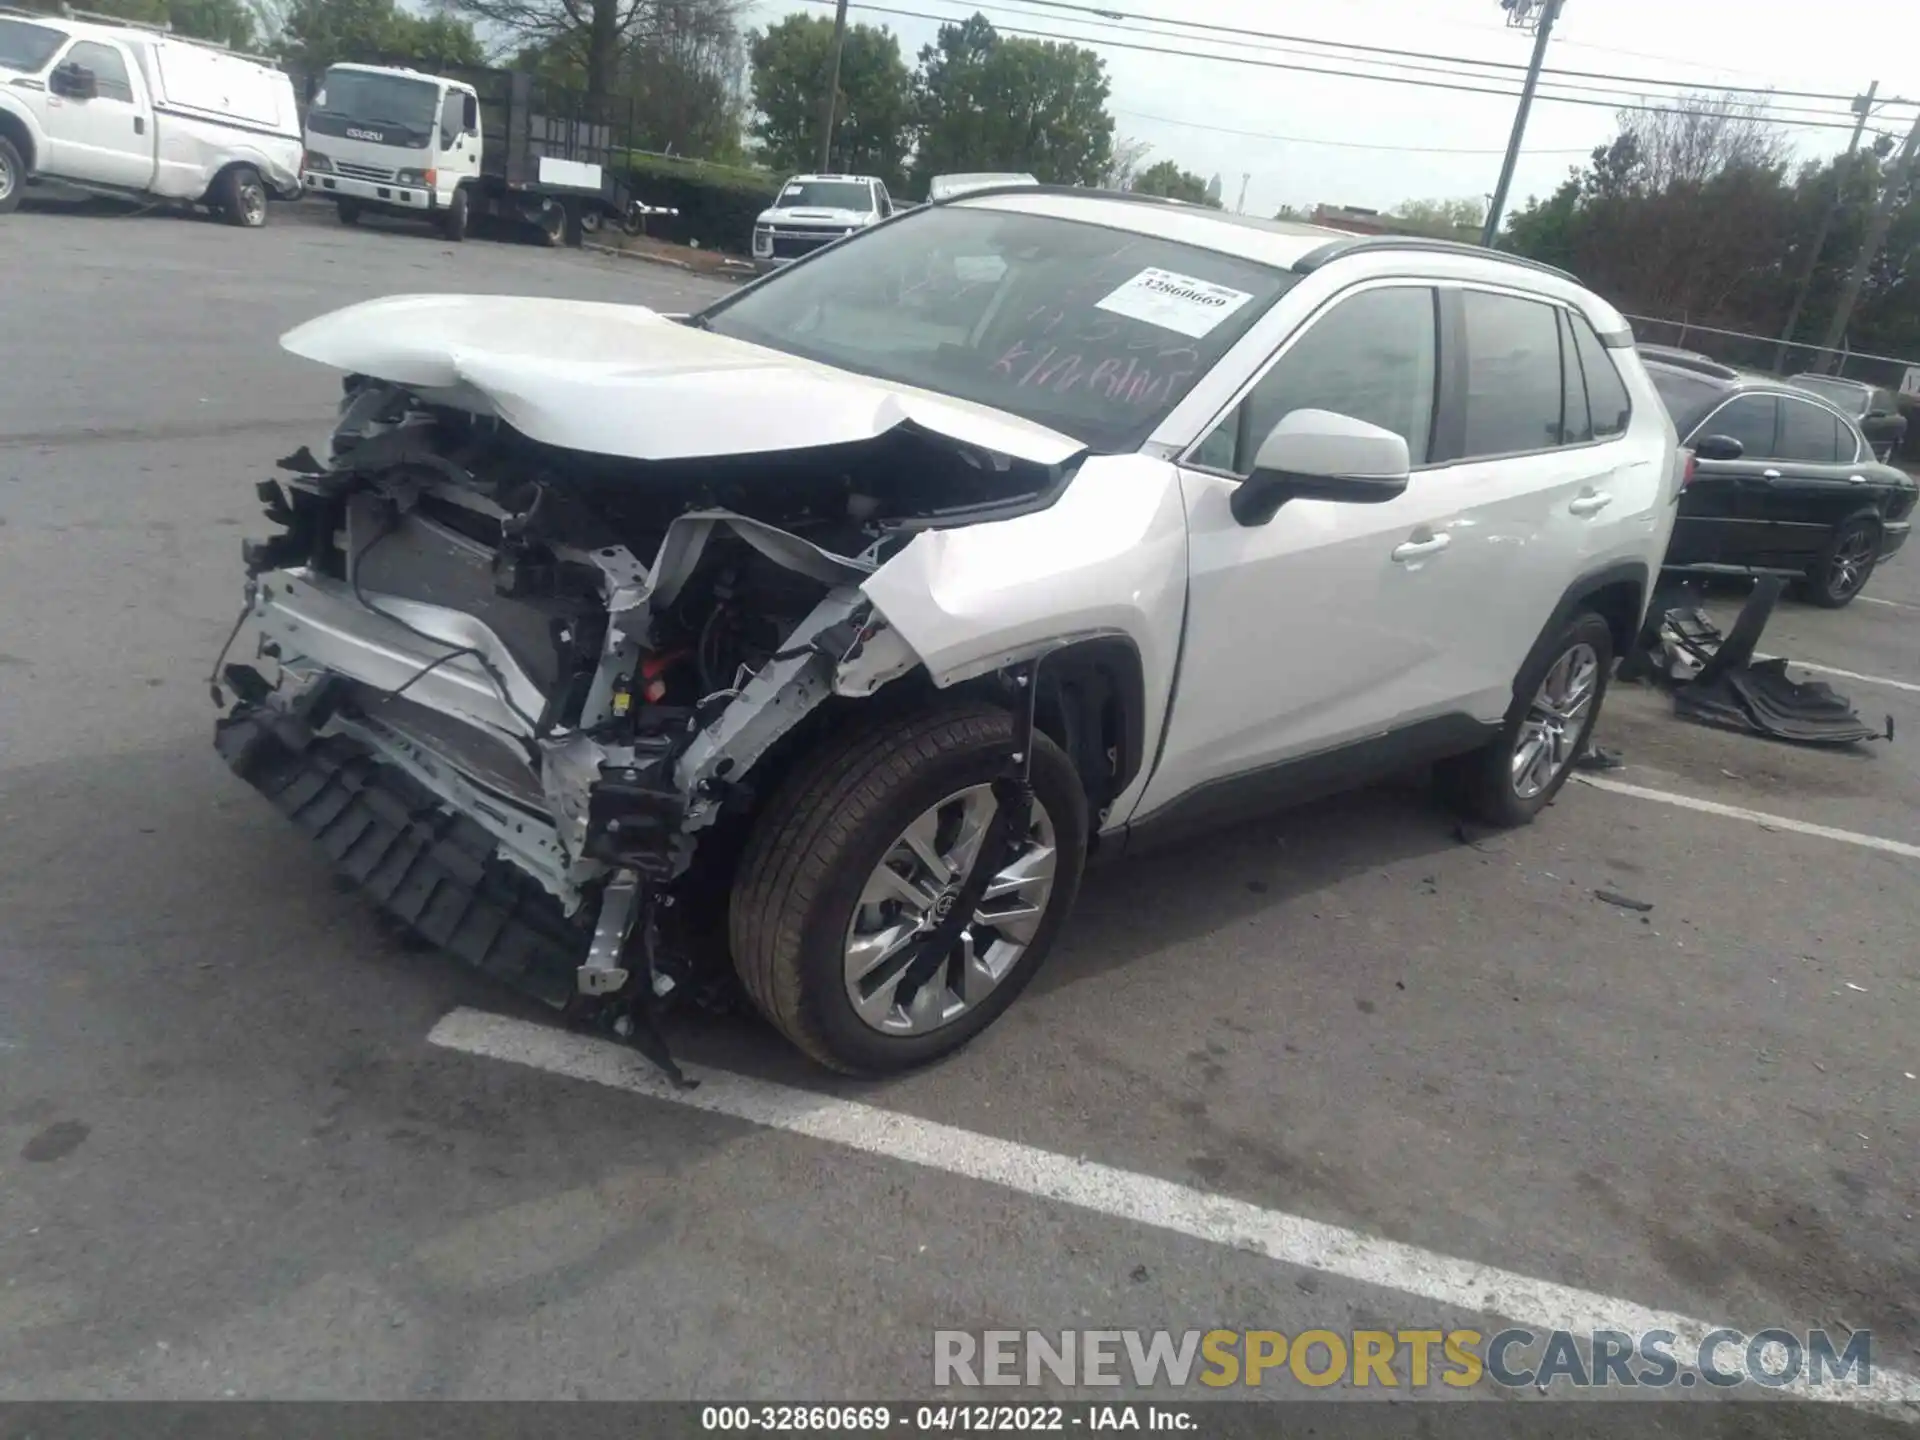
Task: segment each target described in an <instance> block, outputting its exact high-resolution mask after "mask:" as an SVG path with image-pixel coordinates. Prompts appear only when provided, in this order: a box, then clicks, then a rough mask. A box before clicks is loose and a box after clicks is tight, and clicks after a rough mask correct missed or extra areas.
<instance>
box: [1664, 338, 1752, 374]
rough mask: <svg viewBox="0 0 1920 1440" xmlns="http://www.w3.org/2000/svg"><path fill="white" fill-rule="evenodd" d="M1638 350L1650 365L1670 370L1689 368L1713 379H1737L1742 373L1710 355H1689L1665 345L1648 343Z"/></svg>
mask: <svg viewBox="0 0 1920 1440" xmlns="http://www.w3.org/2000/svg"><path fill="white" fill-rule="evenodd" d="M1639 350H1640V358H1641V359H1642V360H1644V361H1646V362H1647V363H1649V364H1652V365H1665V366H1666V367H1667V368H1668V369H1670V370H1691V371H1692V372H1694V373H1695V374H1697V375H1710V376H1712V377H1713V378H1714V379H1715V380H1738V379H1739V378H1740V376H1741V374H1742V372H1741V371H1740V370H1738V369H1737V368H1735V367H1734V366H1732V365H1727V364H1723V363H1722V362H1721V361H1718V360H1715V359H1713V358H1712V357H1711V356H1708V355H1691V354H1688V353H1687V352H1686V351H1685V350H1676V349H1674V348H1673V347H1671V346H1667V345H1655V344H1651V343H1650V344H1647V345H1643V346H1640V347H1639Z"/></svg>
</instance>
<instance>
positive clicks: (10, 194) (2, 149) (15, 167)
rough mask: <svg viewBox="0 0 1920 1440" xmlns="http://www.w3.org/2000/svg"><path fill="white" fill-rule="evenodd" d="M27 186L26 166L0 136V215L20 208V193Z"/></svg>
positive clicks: (10, 144)
mask: <svg viewBox="0 0 1920 1440" xmlns="http://www.w3.org/2000/svg"><path fill="white" fill-rule="evenodd" d="M26 186H27V165H26V162H25V161H24V160H22V159H21V158H20V152H19V150H18V149H16V148H15V146H14V143H13V142H12V141H11V140H9V139H7V137H6V136H4V135H0V215H6V214H10V213H11V212H13V211H15V210H17V209H19V208H20V192H21V191H22V190H24V189H26Z"/></svg>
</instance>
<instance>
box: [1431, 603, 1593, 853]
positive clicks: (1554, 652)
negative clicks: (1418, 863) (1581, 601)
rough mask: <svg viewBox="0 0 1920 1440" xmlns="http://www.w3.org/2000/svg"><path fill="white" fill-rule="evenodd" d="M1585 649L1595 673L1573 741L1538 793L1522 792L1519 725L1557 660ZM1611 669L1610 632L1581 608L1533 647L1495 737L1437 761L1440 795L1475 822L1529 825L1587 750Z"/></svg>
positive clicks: (1558, 790) (1437, 780)
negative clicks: (1517, 774)
mask: <svg viewBox="0 0 1920 1440" xmlns="http://www.w3.org/2000/svg"><path fill="white" fill-rule="evenodd" d="M1582 645H1584V646H1587V647H1589V648H1590V649H1591V650H1592V652H1593V655H1594V658H1595V660H1596V661H1597V662H1598V667H1599V668H1598V671H1597V673H1596V675H1595V677H1594V688H1593V699H1592V701H1591V703H1589V704H1588V706H1587V708H1586V712H1585V714H1584V715H1583V716H1582V718H1581V721H1580V724H1579V727H1578V730H1577V731H1575V732H1573V735H1572V740H1573V743H1572V745H1571V746H1570V747H1569V748H1568V750H1567V756H1566V759H1565V761H1564V762H1563V763H1561V765H1560V768H1559V770H1558V772H1557V773H1556V774H1554V775H1553V777H1552V779H1551V780H1550V781H1549V782H1548V783H1547V784H1546V786H1545V787H1544V788H1542V789H1541V790H1540V791H1539V792H1538V793H1537V794H1533V795H1523V794H1521V793H1520V791H1519V789H1518V788H1517V786H1516V782H1515V778H1514V774H1513V767H1514V761H1515V758H1516V756H1517V753H1518V748H1519V745H1520V742H1521V732H1522V727H1523V726H1524V725H1526V723H1527V720H1528V716H1529V714H1530V712H1531V710H1532V708H1533V702H1534V697H1535V696H1536V695H1537V694H1538V693H1539V691H1540V687H1541V685H1542V684H1543V683H1544V682H1545V681H1546V678H1547V676H1548V675H1549V674H1550V673H1552V671H1553V670H1554V667H1555V666H1557V665H1558V664H1559V663H1560V662H1561V660H1562V659H1564V658H1565V657H1566V656H1567V655H1568V654H1569V653H1571V652H1573V651H1574V650H1576V649H1578V647H1580V646H1582ZM1612 670H1613V630H1612V628H1611V627H1610V626H1609V625H1608V624H1607V622H1606V621H1605V620H1603V619H1602V618H1601V617H1600V616H1598V615H1596V614H1594V613H1593V612H1592V611H1591V610H1586V611H1582V612H1581V613H1580V614H1578V615H1576V616H1575V617H1574V618H1573V620H1572V621H1570V622H1569V623H1568V624H1567V625H1566V627H1565V628H1564V629H1562V630H1561V631H1560V632H1559V634H1557V635H1556V636H1554V637H1553V638H1552V639H1551V640H1550V641H1548V642H1547V643H1545V644H1543V645H1540V646H1538V647H1536V648H1535V650H1534V652H1533V654H1532V655H1531V656H1529V657H1528V659H1527V663H1526V664H1525V665H1524V666H1522V667H1521V670H1520V673H1519V675H1518V676H1516V677H1515V679H1514V682H1513V695H1514V699H1513V706H1512V708H1511V709H1509V710H1508V711H1507V720H1506V724H1504V725H1503V726H1501V728H1500V734H1499V736H1498V737H1497V738H1495V739H1494V740H1492V741H1491V742H1489V743H1488V744H1487V745H1485V746H1484V747H1482V748H1481V749H1479V750H1475V751H1474V752H1472V753H1471V754H1468V755H1461V756H1458V757H1456V758H1454V759H1451V760H1445V761H1442V762H1441V763H1440V764H1439V765H1436V766H1435V767H1434V781H1435V783H1436V784H1437V785H1438V787H1439V789H1440V793H1441V795H1442V796H1443V797H1444V798H1445V799H1447V800H1448V801H1449V802H1450V803H1451V804H1453V805H1454V806H1456V807H1457V808H1459V809H1461V810H1464V811H1465V812H1466V813H1467V814H1469V815H1471V816H1472V817H1473V818H1475V819H1476V820H1481V821H1484V822H1485V823H1487V824H1489V825H1494V826H1497V827H1499V828H1501V829H1503V830H1504V829H1512V828H1515V827H1517V826H1521V825H1529V824H1531V823H1532V822H1533V818H1534V816H1536V815H1538V814H1539V813H1540V812H1541V811H1542V810H1544V809H1546V807H1547V806H1548V805H1549V804H1551V803H1552V801H1553V797H1554V796H1556V795H1558V794H1559V793H1560V787H1561V786H1563V785H1565V784H1566V783H1567V777H1568V776H1569V775H1571V774H1572V773H1573V762H1574V760H1576V759H1578V758H1579V757H1580V756H1581V755H1582V754H1583V753H1585V751H1586V748H1587V742H1588V741H1589V740H1590V739H1591V738H1592V735H1593V726H1594V722H1595V721H1596V720H1598V719H1599V718H1600V707H1601V705H1603V704H1604V703H1605V701H1606V698H1607V681H1608V678H1609V677H1610V675H1611V673H1612Z"/></svg>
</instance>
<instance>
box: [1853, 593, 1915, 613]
mask: <svg viewBox="0 0 1920 1440" xmlns="http://www.w3.org/2000/svg"><path fill="white" fill-rule="evenodd" d="M1853 598H1854V599H1856V600H1858V601H1859V602H1860V603H1861V604H1862V605H1885V606H1886V607H1887V608H1888V609H1890V610H1920V605H1914V604H1910V603H1909V602H1907V601H1905V600H1881V599H1878V598H1877V597H1875V596H1872V595H1856V596H1854V597H1853Z"/></svg>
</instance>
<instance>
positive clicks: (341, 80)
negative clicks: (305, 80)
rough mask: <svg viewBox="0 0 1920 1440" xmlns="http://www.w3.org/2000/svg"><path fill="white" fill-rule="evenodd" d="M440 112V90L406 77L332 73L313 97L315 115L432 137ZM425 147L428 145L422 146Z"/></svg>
mask: <svg viewBox="0 0 1920 1440" xmlns="http://www.w3.org/2000/svg"><path fill="white" fill-rule="evenodd" d="M439 112H440V89H439V87H438V86H437V85H430V84H428V83H427V82H426V81H424V80H409V79H407V78H406V77H405V76H404V75H377V74H372V73H369V72H368V71H365V70H329V71H327V75H326V79H325V80H324V81H322V82H321V85H320V93H319V94H318V95H315V96H314V97H313V111H312V113H313V114H315V115H330V116H334V117H336V118H338V119H341V120H364V121H367V122H369V123H371V124H375V125H380V124H386V125H393V126H397V127H399V128H401V129H405V130H409V131H413V132H415V133H416V134H419V135H426V134H429V133H430V132H431V131H432V129H433V122H434V118H435V117H436V116H437V115H438V114H439ZM421 143H424V142H421Z"/></svg>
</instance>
